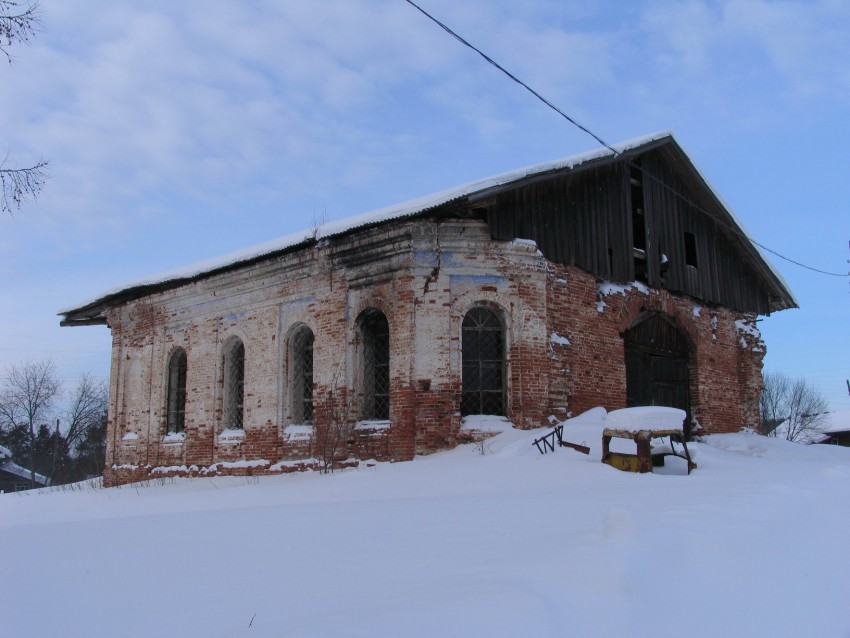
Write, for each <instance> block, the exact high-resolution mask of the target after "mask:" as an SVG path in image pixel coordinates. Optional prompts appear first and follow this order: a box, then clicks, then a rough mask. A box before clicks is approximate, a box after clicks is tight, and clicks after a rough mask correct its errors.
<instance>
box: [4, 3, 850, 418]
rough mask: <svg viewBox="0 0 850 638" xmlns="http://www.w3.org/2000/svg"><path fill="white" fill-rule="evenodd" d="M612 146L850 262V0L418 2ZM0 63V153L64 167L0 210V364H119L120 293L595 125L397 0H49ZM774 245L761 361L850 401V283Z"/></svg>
mask: <svg viewBox="0 0 850 638" xmlns="http://www.w3.org/2000/svg"><path fill="white" fill-rule="evenodd" d="M421 4H422V6H423V7H424V8H425V9H426V10H428V11H430V12H432V13H433V14H435V15H436V16H437V17H439V18H440V19H442V20H443V21H444V22H446V23H448V24H450V25H452V26H453V27H454V28H455V29H456V30H457V31H458V32H459V33H461V34H462V35H464V36H465V37H466V38H467V39H468V40H470V41H472V42H473V43H475V44H476V45H477V46H479V47H481V48H482V49H484V50H486V51H487V52H488V53H489V54H490V55H491V56H493V57H494V58H496V59H497V60H499V61H500V62H501V63H502V64H503V65H504V66H506V67H507V68H508V69H509V70H511V71H512V72H514V73H515V74H516V75H518V76H519V77H521V78H523V79H524V80H525V81H526V82H528V83H529V84H531V85H532V86H534V87H535V88H536V89H537V90H538V91H539V92H540V93H542V94H543V95H545V96H546V97H548V98H549V99H550V100H551V101H553V102H554V103H556V104H557V105H558V106H560V107H561V108H562V109H563V110H564V111H566V112H567V113H569V114H570V115H571V116H573V117H574V118H576V119H578V120H579V121H580V122H581V123H583V124H584V125H586V126H588V127H589V128H591V129H592V130H593V131H594V132H596V133H597V134H598V135H600V136H601V137H602V138H604V139H605V140H606V141H608V142H616V141H620V140H625V139H629V138H632V137H636V136H639V135H643V134H646V133H650V132H654V131H659V130H667V129H670V130H672V131H673V132H674V133H675V135H676V136H677V139H678V140H679V142H680V143H681V144H682V145H683V146H684V148H685V149H686V151H688V152H689V154H690V155H691V157H692V159H693V160H694V162H695V163H696V165H697V166H698V167H699V168H700V169H701V170H702V171H703V173H704V174H705V175H706V177H707V178H708V180H709V181H710V182H711V183H712V184H713V185H714V186H715V187H716V189H717V190H718V191H719V192H720V194H721V195H722V197H723V198H724V199H725V200H726V202H727V203H728V204H729V205H730V207H731V208H732V209H733V210H734V211H735V213H736V214H737V215H738V217H739V218H740V219H741V220H742V221H743V223H744V225H745V226H746V228H747V229H748V230H749V232H750V233H751V235H752V236H753V237H754V238H755V239H757V240H758V241H759V242H761V243H763V244H766V245H767V246H769V247H771V248H773V249H774V250H776V251H778V252H780V253H782V254H784V255H787V256H789V257H792V258H794V259H796V260H798V261H801V262H804V263H807V264H810V265H812V266H815V267H817V268H820V269H823V270H828V271H832V272H839V273H846V272H847V271H848V269H850V265H848V257H850V252H848V241H849V240H850V177H848V168H850V162H848V160H847V155H846V152H845V150H844V149H846V148H847V147H848V146H850V37H848V36H847V34H848V33H850V3H847V2H844V1H843V0H820V1H818V0H806V1H793V0H789V1H785V2H767V1H764V0H716V1H710V0H691V1H689V0H683V1H681V2H672V1H668V2H657V1H656V2H653V1H634V2H629V3H623V2H620V1H613V0H610V1H601V2H589V1H585V2H570V1H569V0H551V1H550V0H524V1H523V2H522V3H517V2H516V1H515V0H460V1H459V0H422V2H421ZM41 6H42V11H43V29H42V31H41V33H39V35H38V36H37V38H36V39H35V40H34V41H33V42H32V43H31V44H30V45H27V46H24V47H19V48H17V49H15V50H14V51H13V53H14V55H15V61H14V64H13V65H11V66H8V65H0V79H1V80H2V83H3V87H4V89H5V90H4V91H2V92H0V122H2V123H3V124H2V126H0V151H3V152H8V153H9V159H8V160H7V162H9V163H11V164H18V165H25V164H27V163H33V162H34V161H36V160H38V159H39V158H40V157H44V158H45V159H48V160H50V162H51V166H50V180H49V183H48V185H47V188H46V189H45V191H44V192H43V194H42V195H41V196H40V197H39V198H38V200H37V201H35V202H31V203H28V204H26V205H25V206H24V207H23V208H22V209H21V210H20V211H19V212H17V213H15V215H14V216H8V215H7V216H4V217H3V218H2V219H0V274H2V278H3V284H2V286H0V304H2V307H3V309H4V312H3V313H2V314H0V368H5V367H7V366H8V365H9V364H12V363H17V362H20V361H24V360H28V359H38V358H43V357H48V356H51V357H52V358H53V359H54V361H55V363H56V365H57V367H58V368H59V370H60V372H61V376H62V377H63V378H64V379H66V380H67V381H69V382H73V381H74V380H75V379H76V378H77V377H78V376H79V375H80V374H81V373H82V372H86V371H89V372H92V373H93V374H95V375H96V376H99V377H104V378H105V377H106V376H108V370H109V354H110V335H109V330H108V329H107V328H105V327H89V328H73V329H70V328H64V329H60V328H59V320H58V317H57V316H56V313H57V311H58V310H59V309H61V308H64V307H68V306H72V305H74V304H75V303H77V302H80V301H85V300H87V299H90V298H92V297H95V296H97V295H98V294H99V293H101V292H103V291H105V290H106V289H109V288H113V287H115V286H117V285H120V284H122V283H125V282H128V281H133V280H135V279H137V278H140V277H144V276H148V275H152V274H156V273H158V272H161V271H165V270H169V269H172V268H176V267H180V266H183V265H186V264H189V263H192V262H195V261H200V260H203V259H207V258H210V257H215V256H217V255H220V254H224V253H227V252H231V251H235V250H240V249H242V248H245V247H247V246H250V245H252V244H256V243H261V242H264V241H267V240H269V239H273V238H275V237H278V236H281V235H285V234H288V233H290V232H293V231H296V230H299V229H301V228H305V227H309V226H311V225H312V224H313V222H314V220H315V219H326V220H329V221H330V220H336V219H341V218H344V217H348V216H350V215H354V214H357V213H361V212H364V211H368V210H372V209H376V208H380V207H383V206H386V205H389V204H393V203H396V202H399V201H402V200H406V199H409V198H412V197H416V196H419V195H424V194H427V193H430V192H433V191H438V190H441V189H444V188H447V187H450V186H454V185H456V184H460V183H463V182H467V181H471V180H474V179H477V178H481V177H486V176H488V175H491V174H495V173H500V172H503V171H507V170H510V169H512V168H517V167H520V166H524V165H527V164H536V163H539V162H543V161H547V160H552V159H556V158H559V157H564V156H567V155H572V154H575V153H580V152H583V151H588V150H593V149H595V148H596V147H597V144H596V142H595V141H594V140H593V139H592V138H590V137H589V136H587V135H586V134H584V133H581V132H580V131H578V130H577V129H576V128H574V127H572V126H571V125H569V124H568V123H567V122H566V121H564V120H562V119H561V118H560V117H559V116H557V115H556V114H555V113H553V112H552V111H550V110H549V109H547V108H546V107H544V106H543V105H542V104H541V103H539V102H538V101H537V100H535V99H534V98H533V97H531V96H530V95H529V94H527V93H525V92H524V91H523V90H521V89H520V88H519V87H517V86H516V85H515V84H513V83H512V82H510V81H509V80H507V79H506V78H505V76H503V75H502V74H501V73H499V72H498V71H496V70H495V69H493V68H492V67H490V66H489V65H487V64H485V63H484V62H483V61H482V60H481V59H480V58H479V57H478V56H477V55H476V54H474V53H472V52H471V51H470V50H468V49H466V48H464V47H462V46H461V45H459V44H458V43H457V42H456V41H455V40H453V39H452V38H450V37H449V36H448V35H446V34H445V33H444V32H443V31H441V30H440V29H438V28H437V27H436V26H435V25H433V24H432V23H431V22H429V21H428V20H427V19H425V18H424V17H423V16H422V15H421V14H419V13H418V12H417V11H416V10H414V9H413V8H412V7H411V6H409V5H408V4H407V3H406V2H404V1H403V0H287V1H283V0H280V1H276V2H271V1H269V2H262V1H260V0H257V1H254V2H239V1H236V0H234V1H228V0H217V1H216V2H215V3H209V2H204V1H201V0H197V1H194V0H187V1H183V2H173V1H158V0H149V1H146V2H144V3H138V2H133V1H131V0H109V1H102V2H101V1H97V0H80V1H77V2H73V3H70V2H63V1H60V0H42V2H41ZM771 262H772V263H773V264H774V265H775V266H776V268H777V269H778V270H779V271H780V272H781V273H782V275H783V276H784V277H785V279H786V280H787V281H788V283H789V284H790V286H791V288H792V290H793V291H794V293H795V294H796V295H797V298H798V300H799V302H800V306H801V308H800V309H799V310H791V311H784V312H780V313H775V314H774V315H772V316H771V317H769V318H767V319H765V320H764V321H763V322H761V323H760V327H761V329H762V332H763V335H764V337H765V339H766V340H767V346H768V354H767V357H766V359H765V367H766V369H767V370H770V371H776V372H784V373H786V374H789V375H791V376H803V377H805V378H806V379H808V380H809V381H810V382H811V383H813V384H814V385H816V386H817V387H818V388H819V389H820V390H821V391H822V392H823V394H824V395H825V396H826V397H827V399H828V400H829V401H830V403H831V405H832V407H833V409H845V408H848V407H850V396H848V393H847V389H846V385H845V380H846V379H847V378H848V377H850V337H848V327H850V285H848V284H850V278H848V277H843V278H841V277H830V276H825V275H820V274H816V273H813V272H810V271H807V270H804V269H801V268H799V267H797V266H794V265H792V264H790V263H788V262H786V261H782V260H780V259H779V258H774V257H771Z"/></svg>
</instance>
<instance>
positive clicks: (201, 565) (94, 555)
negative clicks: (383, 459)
mask: <svg viewBox="0 0 850 638" xmlns="http://www.w3.org/2000/svg"><path fill="white" fill-rule="evenodd" d="M596 416H599V415H596ZM602 416H603V417H604V414H603V415H602ZM600 428H601V419H599V418H587V417H585V418H584V419H578V420H576V421H574V422H568V423H567V425H566V427H565V430H564V436H565V438H567V439H568V440H570V441H574V442H577V443H586V444H588V445H590V446H591V448H592V449H591V454H590V456H584V455H582V454H579V453H577V452H574V451H572V450H569V449H566V448H564V449H560V450H558V451H556V452H554V453H550V454H547V455H545V456H541V455H540V454H539V453H538V452H537V450H536V449H535V448H534V447H533V446H532V444H531V441H532V439H533V438H534V437H536V436H540V435H541V434H542V433H543V431H536V432H522V431H516V430H508V431H505V432H502V433H501V434H499V435H498V436H496V437H494V438H492V439H489V440H488V441H487V442H485V443H484V444H480V445H466V446H462V447H459V448H457V449H455V450H453V451H450V452H445V453H441V454H435V455H433V456H429V457H424V458H418V459H416V460H415V461H413V462H410V463H398V464H378V465H376V466H373V467H368V468H367V467H365V466H364V467H362V468H361V469H357V470H351V471H346V472H342V473H336V474H333V475H328V476H322V475H319V474H314V473H308V474H300V475H286V476H279V477H264V478H260V479H251V478H248V479H239V478H227V479H221V478H215V479H195V480H190V479H183V480H165V481H163V482H162V484H160V483H157V482H154V483H151V484H149V485H147V486H139V487H136V486H124V487H121V488H114V489H108V490H103V489H100V490H86V491H66V492H60V491H50V490H39V491H35V492H28V493H23V494H20V495H16V494H7V495H2V496H0V546H2V547H3V565H4V569H3V571H2V577H0V583H2V584H0V628H2V629H1V630H0V633H2V634H3V635H8V636H18V635H20V636H51V635H57V636H60V635H61V636H64V637H72V636H122V637H124V638H132V637H134V636H140V637H141V636H144V637H146V638H148V637H150V636H204V637H206V638H212V637H222V638H225V637H227V638H232V637H239V636H246V637H254V636H268V637H272V636H274V637H281V636H334V637H337V636H370V637H372V636H394V637H395V636H428V637H431V636H621V635H629V636H691V637H693V636H706V637H707V636H712V637H714V636H848V635H850V615H848V613H847V610H846V607H847V595H848V591H850V590H848V587H847V584H848V576H847V575H848V574H850V555H848V553H847V552H846V551H845V550H846V539H847V538H850V515H848V508H847V503H848V502H850V449H845V448H836V447H833V446H811V447H807V446H799V445H794V444H792V443H787V442H785V441H781V440H776V439H767V438H763V437H758V436H756V435H748V434H739V435H721V436H713V437H711V439H710V441H708V442H706V443H702V444H699V443H697V444H693V446H692V448H693V449H694V450H695V451H696V453H697V457H698V458H697V461H698V463H699V469H697V470H696V471H694V472H693V473H692V474H691V475H690V476H686V475H683V474H674V475H636V474H627V473H623V472H619V471H617V470H615V469H613V468H611V467H608V466H606V465H603V464H601V463H600V462H599V458H600V443H601V431H600ZM675 469H676V468H673V470H674V471H675Z"/></svg>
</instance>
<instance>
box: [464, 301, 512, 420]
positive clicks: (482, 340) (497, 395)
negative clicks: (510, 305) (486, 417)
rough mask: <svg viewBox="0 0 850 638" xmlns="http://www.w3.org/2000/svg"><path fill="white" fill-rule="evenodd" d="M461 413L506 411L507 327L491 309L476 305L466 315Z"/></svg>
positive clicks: (496, 412)
mask: <svg viewBox="0 0 850 638" xmlns="http://www.w3.org/2000/svg"><path fill="white" fill-rule="evenodd" d="M462 333H463V344H462V350H463V355H462V358H463V379H462V385H463V394H462V398H461V407H460V410H461V414H463V415H464V416H466V415H469V414H499V415H504V414H505V398H504V395H505V393H504V385H503V377H504V369H505V360H504V334H503V333H504V330H503V328H502V322H501V321H500V320H499V317H498V315H497V314H496V313H495V312H494V311H492V310H490V309H489V308H482V307H478V308H473V309H472V310H470V311H469V312H468V313H466V316H465V317H464V318H463V324H462Z"/></svg>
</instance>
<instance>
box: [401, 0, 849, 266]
mask: <svg viewBox="0 0 850 638" xmlns="http://www.w3.org/2000/svg"><path fill="white" fill-rule="evenodd" d="M405 2H407V4H409V5H410V6H412V7H413V8H414V9H416V10H417V11H419V12H420V13H421V14H422V15H424V16H425V17H426V18H428V19H429V20H431V21H432V22H433V23H434V24H436V25H437V26H439V27H440V28H441V29H443V31H445V32H446V33H448V34H449V35H450V36H452V37H453V38H454V39H455V40H457V41H458V42H460V43H461V44H463V45H464V46H465V47H469V48H470V49H472V50H473V51H475V52H476V53H477V54H478V55H480V56H481V57H482V58H484V60H486V61H487V62H488V63H489V64H491V65H493V66H494V67H496V68H497V69H498V70H499V71H501V72H502V73H504V74H505V75H506V76H508V77H509V78H510V79H511V80H513V81H514V82H516V83H517V84H519V85H520V86H521V87H523V88H524V89H525V90H526V91H528V92H529V93H531V94H532V95H533V96H534V97H536V98H537V99H538V100H540V101H541V102H543V104H545V105H546V106H547V107H549V108H550V109H552V110H553V111H555V112H556V113H557V114H558V115H560V116H561V117H563V118H564V119H565V120H567V121H568V122H569V123H570V124H572V125H573V126H575V127H577V128H578V129H580V130H581V131H583V132H585V133H587V134H588V135H590V136H591V137H592V138H593V139H595V140H596V141H597V142H599V143H600V144H601V145H602V146H604V147H605V148H607V149H608V150H609V151H611V152H612V153H613V154H614V156H615V157H616V156H619V155H620V154H621V153H620V152H619V151H617V149H615V148H614V147H613V146H611V145H610V144H608V142H606V141H605V140H603V139H602V138H601V137H600V136H599V135H597V134H596V133H594V132H593V131H591V130H590V129H589V128H587V127H586V126H583V125H582V124H579V123H578V122H577V121H576V120H575V119H573V118H572V117H570V116H569V115H567V114H566V113H565V112H564V111H562V110H561V109H560V108H558V107H557V106H556V105H555V104H553V103H552V102H550V101H549V100H547V99H546V98H545V97H543V96H542V95H540V93H538V92H537V91H535V90H534V89H533V88H531V87H530V86H529V85H528V84H526V83H525V82H523V81H522V80H520V79H519V78H518V77H517V76H515V75H514V74H513V73H511V72H510V71H508V70H507V69H506V68H505V67H503V66H502V65H501V64H499V63H498V62H496V61H495V60H494V59H493V58H491V57H490V56H489V55H487V54H486V53H484V52H483V51H482V50H481V49H479V48H478V47H476V46H475V45H473V44H471V43H470V42H469V41H468V40H466V39H465V38H463V37H462V36H460V35H459V34H458V33H457V32H456V31H454V30H453V29H452V28H451V27H449V26H448V25H446V24H445V23H443V22H441V21H440V20H438V19H437V18H435V17H434V16H432V15H431V14H430V13H428V12H427V11H425V9H423V8H422V7H420V6H419V5H418V4H416V3H415V2H413V0H405ZM632 165H633V166H635V167H636V168H638V169H640V170H641V171H642V172H643V173H644V174H645V175H648V176H649V177H651V178H652V179H655V180H657V181H658V182H660V183H661V184H662V185H663V186H664V187H665V188H666V189H668V190H670V191H671V192H672V193H674V194H675V195H676V196H677V197H680V198H681V199H683V200H684V201H686V202H687V203H688V204H689V205H690V206H691V207H693V208H694V209H695V210H698V211H699V212H701V213H703V214H705V215H708V216H709V217H711V219H713V220H714V221H715V222H717V223H718V224H719V225H721V226H723V227H725V228H726V229H727V230H729V231H731V232H733V233H735V234H736V235H738V236H739V237H742V238H743V239H746V240H747V241H749V242H751V243H753V244H755V245H756V246H758V247H759V248H761V249H763V250H766V251H767V252H769V253H771V254H772V255H775V256H777V257H779V258H780V259H784V260H785V261H787V262H790V263H792V264H794V265H796V266H800V267H801V268H806V269H807V270H811V271H813V272H816V273H820V274H822V275H830V276H832V277H850V272H847V273H837V272H829V271H826V270H821V269H819V268H814V267H812V266H807V265H806V264H804V263H802V262H799V261H797V260H795V259H791V258H790V257H786V256H785V255H783V254H781V253H778V252H777V251H775V250H773V249H772V248H768V247H767V246H765V245H764V244H762V243H760V242H758V241H756V240H755V239H753V238H752V237H750V236H748V235H747V234H746V233H744V232H743V231H742V230H741V229H739V228H733V227H731V226H729V225H728V224H724V223H723V222H721V221H720V220H719V219H717V217H715V216H714V215H712V214H711V213H709V212H708V211H707V210H704V209H703V208H702V207H700V206H698V205H697V204H696V203H694V202H692V201H691V200H690V199H689V198H688V197H686V196H685V195H683V194H682V193H680V192H678V191H677V190H676V189H674V188H673V187H671V186H670V185H668V184H665V183H664V182H662V180H659V179H658V178H657V177H655V176H654V175H651V174H650V173H648V172H647V171H646V170H644V169H643V168H640V167H639V166H637V165H635V164H632Z"/></svg>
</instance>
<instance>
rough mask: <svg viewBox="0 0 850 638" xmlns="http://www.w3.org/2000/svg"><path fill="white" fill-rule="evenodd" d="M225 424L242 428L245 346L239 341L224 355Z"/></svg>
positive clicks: (229, 426)
mask: <svg viewBox="0 0 850 638" xmlns="http://www.w3.org/2000/svg"><path fill="white" fill-rule="evenodd" d="M224 371H225V376H224V378H225V386H224V402H225V406H224V419H225V420H224V422H225V427H228V428H237V429H238V428H242V427H243V425H244V423H243V413H244V403H245V346H244V345H243V343H242V342H241V341H239V340H238V339H237V340H235V341H234V342H233V344H232V345H231V346H230V348H229V349H228V351H227V353H226V354H225V355H224Z"/></svg>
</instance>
